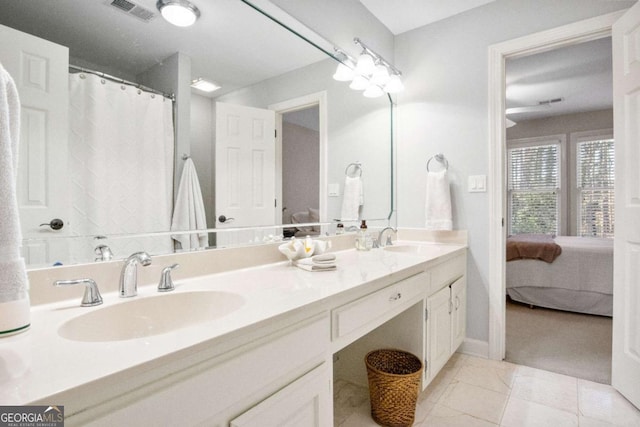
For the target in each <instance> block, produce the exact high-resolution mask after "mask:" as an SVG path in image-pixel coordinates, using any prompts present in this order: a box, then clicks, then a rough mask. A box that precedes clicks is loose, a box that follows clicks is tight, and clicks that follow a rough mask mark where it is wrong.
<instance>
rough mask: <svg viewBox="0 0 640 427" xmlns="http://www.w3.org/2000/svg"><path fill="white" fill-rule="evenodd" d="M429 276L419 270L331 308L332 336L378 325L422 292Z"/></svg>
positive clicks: (339, 335) (426, 285)
mask: <svg viewBox="0 0 640 427" xmlns="http://www.w3.org/2000/svg"><path fill="white" fill-rule="evenodd" d="M428 286H429V275H428V274H427V273H419V274H416V275H415V276H412V277H409V278H408V279H405V280H402V281H400V282H398V283H395V284H393V285H390V286H387V287H386V288H384V289H381V290H379V291H377V292H374V293H372V294H370V295H367V296H364V297H362V298H360V299H358V300H356V301H353V302H350V303H349V304H345V305H343V306H341V307H338V308H336V309H335V310H333V311H332V334H331V335H332V338H333V339H336V338H340V337H342V336H345V335H347V334H349V333H351V332H353V331H355V330H356V329H358V328H361V327H363V326H365V325H369V326H371V329H373V328H375V327H376V326H379V325H380V324H381V323H382V322H384V321H386V320H387V318H388V317H389V316H390V315H391V314H393V312H394V310H395V309H396V308H397V307H400V306H402V305H403V304H404V303H405V302H407V301H410V300H411V299H413V298H415V297H417V296H419V295H422V294H424V292H425V290H426V289H428Z"/></svg>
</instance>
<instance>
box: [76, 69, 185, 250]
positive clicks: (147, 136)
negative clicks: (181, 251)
mask: <svg viewBox="0 0 640 427" xmlns="http://www.w3.org/2000/svg"><path fill="white" fill-rule="evenodd" d="M69 90H70V97H69V99H70V109H69V116H70V135H69V174H70V176H71V188H70V191H71V199H72V207H73V209H72V213H71V221H70V224H69V226H70V229H71V233H72V234H74V235H82V236H86V235H102V234H111V235H113V234H130V233H145V232H153V231H168V230H169V229H170V227H171V212H172V206H173V151H174V148H173V147H174V132H173V113H172V111H173V107H172V102H171V100H168V99H166V98H164V97H162V96H160V95H153V94H150V93H148V92H144V91H140V90H138V89H136V88H134V87H131V86H125V85H122V84H119V83H114V82H111V81H108V80H104V79H102V78H100V77H98V76H95V75H93V74H84V73H77V74H70V76H69ZM110 240H111V239H110ZM133 240H134V239H116V240H113V241H107V242H101V243H106V244H107V245H109V246H110V247H111V249H112V251H113V252H114V255H115V257H116V258H123V257H126V256H128V255H130V254H131V253H132V252H134V251H136V250H145V251H147V252H149V253H159V252H167V251H171V250H172V248H173V246H172V241H171V238H170V237H169V236H166V237H165V236H163V237H160V238H158V237H154V238H151V239H142V240H141V239H137V240H136V241H133ZM83 241H84V243H83V245H82V246H85V248H77V249H75V250H74V251H73V252H76V251H78V250H79V251H81V252H82V254H80V253H77V257H78V259H79V260H82V259H84V260H86V258H87V252H86V251H87V250H91V251H92V250H93V247H95V246H97V244H96V242H90V241H86V240H84V239H83ZM86 245H92V246H93V247H91V248H86Z"/></svg>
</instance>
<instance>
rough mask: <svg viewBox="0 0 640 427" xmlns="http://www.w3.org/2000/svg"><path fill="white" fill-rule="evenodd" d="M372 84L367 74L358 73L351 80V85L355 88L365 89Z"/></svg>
mask: <svg viewBox="0 0 640 427" xmlns="http://www.w3.org/2000/svg"><path fill="white" fill-rule="evenodd" d="M369 85H370V83H369V79H368V78H366V77H365V76H361V75H357V76H355V77H354V78H353V80H352V81H351V84H350V85H349V87H350V88H351V89H353V90H365V89H366V88H368V87H369Z"/></svg>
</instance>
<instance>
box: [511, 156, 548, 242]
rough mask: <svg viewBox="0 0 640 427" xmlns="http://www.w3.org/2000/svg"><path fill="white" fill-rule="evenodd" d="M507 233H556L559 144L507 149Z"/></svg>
mask: <svg viewBox="0 0 640 427" xmlns="http://www.w3.org/2000/svg"><path fill="white" fill-rule="evenodd" d="M508 156H509V162H508V167H509V171H508V190H509V234H522V233H545V234H558V227H559V221H558V218H559V205H560V203H559V200H560V197H559V196H560V144H545V145H536V146H525V147H517V148H510V149H509V150H508Z"/></svg>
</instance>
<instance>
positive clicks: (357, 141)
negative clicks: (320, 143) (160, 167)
mask: <svg viewBox="0 0 640 427" xmlns="http://www.w3.org/2000/svg"><path fill="white" fill-rule="evenodd" d="M335 68H336V62H335V61H334V60H332V59H327V60H325V61H321V62H318V63H316V64H313V65H310V66H307V67H304V68H302V69H299V70H295V71H292V72H290V73H287V74H284V75H282V76H279V77H275V78H273V79H269V80H266V81H264V82H261V83H259V84H256V85H253V86H250V87H247V88H244V89H241V90H238V91H235V92H233V93H230V94H225V95H223V96H221V97H219V98H216V101H221V102H228V103H232V104H240V105H249V106H253V107H258V108H266V107H267V106H269V105H271V104H275V103H279V102H283V101H287V100H290V99H294V98H297V97H300V96H304V95H308V94H311V93H315V92H320V91H326V93H327V110H328V118H327V121H328V149H327V150H328V155H327V157H328V159H327V164H328V166H327V169H328V170H327V179H328V182H329V183H337V184H339V185H340V191H341V193H342V190H343V187H344V185H343V184H344V181H345V168H346V166H347V165H348V164H349V163H351V162H355V161H360V162H361V163H362V167H363V175H362V177H363V178H362V179H363V181H364V193H365V194H364V208H363V210H362V215H363V218H366V219H370V218H386V217H387V215H388V214H389V209H390V205H391V201H390V195H391V192H390V188H391V184H390V181H391V180H390V139H391V123H390V120H391V119H390V117H391V116H390V106H389V99H388V98H387V97H380V98H375V99H371V98H365V97H364V96H362V93H361V92H359V91H354V90H351V89H349V85H348V84H347V83H345V82H338V81H335V80H333V79H332V78H331V76H332V75H333V73H334V72H335ZM327 202H328V203H327V213H328V216H327V219H328V220H329V221H331V220H332V219H334V218H338V217H339V216H340V209H341V206H342V197H329V198H328V201H327ZM353 223H354V224H355V223H356V222H353ZM348 225H349V224H348ZM374 225H375V224H374Z"/></svg>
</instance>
